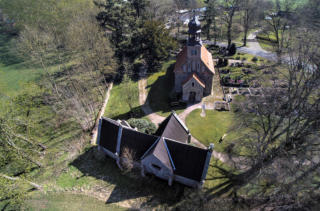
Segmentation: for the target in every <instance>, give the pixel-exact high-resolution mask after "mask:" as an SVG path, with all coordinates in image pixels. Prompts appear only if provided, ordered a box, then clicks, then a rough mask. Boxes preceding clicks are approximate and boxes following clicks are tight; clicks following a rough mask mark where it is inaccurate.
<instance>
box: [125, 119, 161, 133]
mask: <svg viewBox="0 0 320 211" xmlns="http://www.w3.org/2000/svg"><path fill="white" fill-rule="evenodd" d="M128 123H129V124H130V126H131V127H133V128H137V129H138V131H140V132H142V133H147V134H154V133H155V132H156V130H157V128H156V126H155V125H154V124H153V123H152V122H150V121H149V120H146V119H134V118H132V119H129V120H128Z"/></svg>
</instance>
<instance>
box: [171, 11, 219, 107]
mask: <svg viewBox="0 0 320 211" xmlns="http://www.w3.org/2000/svg"><path fill="white" fill-rule="evenodd" d="M188 26H189V32H188V33H189V36H188V42H187V45H186V46H185V47H184V48H183V49H182V51H181V52H180V53H179V54H178V56H177V62H176V64H175V68H174V75H175V86H174V91H175V92H176V93H182V100H183V101H186V102H191V103H194V102H199V101H201V100H202V98H203V97H205V96H208V95H210V94H211V93H212V85H213V77H214V74H215V70H214V64H213V60H212V55H211V53H210V52H209V51H208V50H207V49H206V47H204V46H203V45H202V41H201V37H200V34H201V25H200V22H199V20H198V17H196V16H194V17H193V19H192V20H191V21H190V22H189V25H188Z"/></svg>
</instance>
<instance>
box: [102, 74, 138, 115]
mask: <svg viewBox="0 0 320 211" xmlns="http://www.w3.org/2000/svg"><path fill="white" fill-rule="evenodd" d="M129 83H131V85H132V86H133V87H135V89H136V93H139V88H138V82H134V81H131V80H130V81H129ZM123 87H124V83H120V84H117V85H114V86H113V88H112V90H111V93H110V98H109V101H108V104H107V107H106V111H105V113H104V116H105V117H108V118H112V119H130V118H131V116H130V107H129V105H128V104H127V103H126V102H125V101H124V100H123V97H122V95H123ZM133 107H134V111H133V113H134V117H136V118H139V117H142V116H144V115H143V112H142V110H141V108H140V105H139V94H137V97H136V100H135V102H134V104H133Z"/></svg>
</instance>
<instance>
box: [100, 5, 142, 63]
mask: <svg viewBox="0 0 320 211" xmlns="http://www.w3.org/2000/svg"><path fill="white" fill-rule="evenodd" d="M95 4H96V6H98V7H99V8H102V9H103V11H101V12H99V13H98V15H97V20H98V21H99V22H100V24H101V26H102V27H103V28H104V29H105V30H108V31H110V32H111V39H110V41H111V43H112V44H113V46H114V47H115V56H116V57H117V58H118V59H119V63H120V64H122V63H123V61H124V60H125V57H129V58H131V60H132V61H134V59H136V58H137V57H138V56H139V55H140V53H141V51H140V47H141V45H140V44H139V43H140V42H139V36H137V35H139V33H140V29H141V27H142V25H143V21H142V20H141V17H140V18H136V16H135V10H134V9H133V7H132V6H131V4H130V2H127V1H119V2H117V3H115V2H114V1H112V0H106V1H105V3H97V2H95Z"/></svg>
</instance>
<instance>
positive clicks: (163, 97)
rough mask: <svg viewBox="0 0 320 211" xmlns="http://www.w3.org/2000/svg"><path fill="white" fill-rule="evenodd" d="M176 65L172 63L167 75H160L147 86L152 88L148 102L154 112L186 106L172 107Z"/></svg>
mask: <svg viewBox="0 0 320 211" xmlns="http://www.w3.org/2000/svg"><path fill="white" fill-rule="evenodd" d="M174 66H175V63H173V64H171V65H170V66H169V67H168V69H167V71H166V74H165V75H163V76H160V77H159V78H157V80H156V81H155V82H154V83H153V84H151V85H148V86H147V87H146V88H150V90H149V93H148V96H147V100H146V102H148V103H149V105H150V108H151V109H152V110H153V111H154V112H162V113H167V112H170V111H172V110H180V109H184V108H186V106H174V107H172V106H171V105H170V101H171V100H170V95H171V93H172V92H173V89H174V72H173V70H174Z"/></svg>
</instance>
